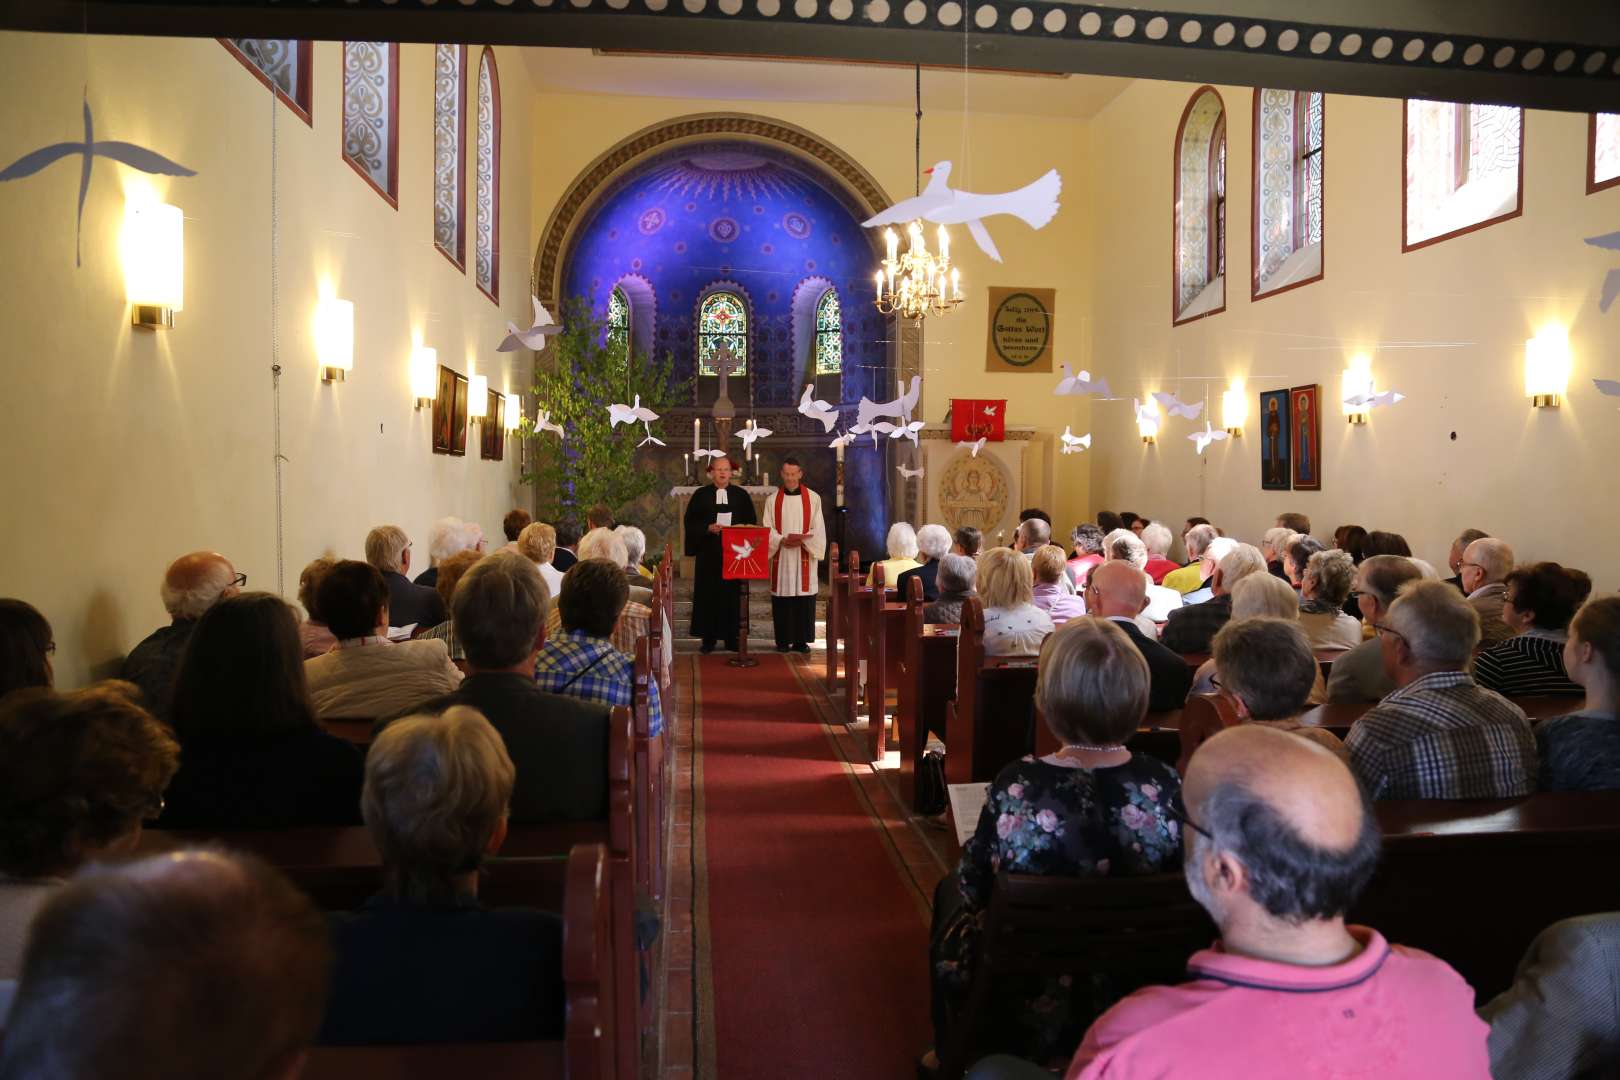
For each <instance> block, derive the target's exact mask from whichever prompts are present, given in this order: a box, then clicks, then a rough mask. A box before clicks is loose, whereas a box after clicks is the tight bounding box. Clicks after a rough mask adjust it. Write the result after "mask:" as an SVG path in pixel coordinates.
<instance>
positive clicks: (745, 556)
mask: <svg viewBox="0 0 1620 1080" xmlns="http://www.w3.org/2000/svg"><path fill="white" fill-rule="evenodd" d="M731 553H732V554H733V555H735V556H737V561H738V562H747V561H748V560H749V559H751V558H753V557H754V542H753V541H752V540H744V541H743V542H742V543H740V544H732V545H731Z"/></svg>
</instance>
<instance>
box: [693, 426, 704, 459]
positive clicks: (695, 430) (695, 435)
mask: <svg viewBox="0 0 1620 1080" xmlns="http://www.w3.org/2000/svg"><path fill="white" fill-rule="evenodd" d="M702 433H703V420H702V419H701V418H700V417H693V418H692V453H694V454H696V453H697V452H698V451H699V450H701V449H702V446H700V445H699V443H698V439H699V437H700V436H701V435H702Z"/></svg>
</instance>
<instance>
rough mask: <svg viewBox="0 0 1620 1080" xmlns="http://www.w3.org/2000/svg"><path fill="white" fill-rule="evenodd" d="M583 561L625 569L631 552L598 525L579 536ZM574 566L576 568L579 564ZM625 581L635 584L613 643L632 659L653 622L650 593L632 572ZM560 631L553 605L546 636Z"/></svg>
mask: <svg viewBox="0 0 1620 1080" xmlns="http://www.w3.org/2000/svg"><path fill="white" fill-rule="evenodd" d="M637 532H640V530H639V529H638V530H637ZM643 542H645V541H643ZM586 559H606V560H607V561H608V562H610V563H612V564H613V565H614V566H620V567H628V566H629V562H630V553H629V551H628V549H627V548H626V547H625V543H624V540H623V538H621V537H620V536H618V535H617V534H616V533H615V532H614V531H613V530H612V529H609V528H607V527H606V526H601V527H598V528H595V529H592V530H591V531H590V532H588V533H586V534H585V535H584V536H582V537H580V540H579V561H580V562H584V561H585V560H586ZM574 565H575V566H578V565H579V563H575V564H574ZM569 569H570V570H572V569H573V568H572V567H570V568H569ZM625 578H626V580H627V581H631V582H634V583H633V584H631V585H630V601H629V603H627V604H625V605H624V611H623V613H622V614H620V616H619V622H618V625H616V626H615V627H614V628H613V634H612V641H613V646H614V648H616V649H618V650H619V651H620V652H622V653H626V654H628V655H630V656H634V655H636V639H638V638H640V637H641V636H642V635H643V634H645V633H647V629H648V627H649V625H650V624H651V622H652V606H651V605H652V590H651V589H649V588H647V587H646V585H645V584H642V583H641V582H639V581H637V580H636V577H635V574H634V573H633V572H629V571H628V570H627V572H626V574H625ZM563 580H564V582H566V581H567V580H568V575H567V574H564V575H563ZM557 595H558V596H560V595H562V590H561V589H558V590H557ZM561 632H562V609H561V608H560V607H559V606H558V605H557V604H552V605H551V611H550V612H549V614H547V616H546V637H548V638H554V637H556V635H558V634H560V633H561ZM664 641H665V646H666V648H667V647H668V643H669V636H668V635H667V634H666V635H665V638H664ZM705 651H713V644H712V643H711V644H710V647H709V649H708V650H705Z"/></svg>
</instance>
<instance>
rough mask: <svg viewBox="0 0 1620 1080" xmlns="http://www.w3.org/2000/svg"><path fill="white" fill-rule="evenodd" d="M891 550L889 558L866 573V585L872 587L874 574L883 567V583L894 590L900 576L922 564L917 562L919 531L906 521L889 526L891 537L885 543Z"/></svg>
mask: <svg viewBox="0 0 1620 1080" xmlns="http://www.w3.org/2000/svg"><path fill="white" fill-rule="evenodd" d="M885 546H886V547H887V548H888V549H889V557H888V558H887V559H880V560H879V561H877V562H874V563H873V564H872V567H871V569H869V570H867V572H866V584H867V586H868V587H870V586H871V584H872V581H873V573H874V572H875V571H876V569H877V568H878V567H879V566H881V567H883V582H884V584H885V585H886V586H887V587H888V588H891V589H892V588H894V587H895V583H896V582H898V581H899V580H900V575H901V574H903V573H905V572H906V571H907V570H915V569H916V568H917V567H919V566H921V565H922V563H920V562H918V561H917V551H918V547H917V530H916V529H913V528H912V527H911V526H910V525H909V524H907V523H906V522H904V521H897V522H895V523H894V524H893V525H890V526H889V537H888V540H887V541H886V542H885Z"/></svg>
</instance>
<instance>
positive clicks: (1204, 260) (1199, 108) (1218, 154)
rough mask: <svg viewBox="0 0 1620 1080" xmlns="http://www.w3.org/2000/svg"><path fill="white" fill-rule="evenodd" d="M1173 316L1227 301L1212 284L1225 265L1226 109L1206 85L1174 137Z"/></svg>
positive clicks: (1213, 307) (1189, 315) (1216, 306)
mask: <svg viewBox="0 0 1620 1080" xmlns="http://www.w3.org/2000/svg"><path fill="white" fill-rule="evenodd" d="M1175 181H1176V202H1175V207H1174V212H1175V238H1176V261H1175V295H1174V309H1175V310H1174V314H1175V320H1176V321H1177V322H1180V321H1182V320H1184V319H1189V318H1194V317H1196V316H1198V315H1203V314H1207V313H1209V312H1211V311H1216V310H1219V309H1220V308H1222V307H1224V306H1225V303H1226V301H1225V289H1224V285H1223V286H1222V287H1221V288H1216V289H1211V288H1210V286H1211V285H1213V284H1215V283H1216V282H1217V281H1220V280H1221V275H1222V274H1223V273H1224V272H1225V269H1226V235H1225V234H1226V111H1225V108H1224V106H1223V105H1222V104H1221V98H1220V95H1219V94H1217V93H1216V92H1215V91H1213V90H1211V89H1208V88H1204V89H1202V90H1199V91H1198V92H1197V93H1196V94H1194V95H1193V97H1192V100H1191V101H1189V102H1188V103H1187V109H1186V111H1185V112H1184V113H1183V114H1182V118H1181V128H1180V131H1179V132H1178V133H1177V137H1176V177H1175Z"/></svg>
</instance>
